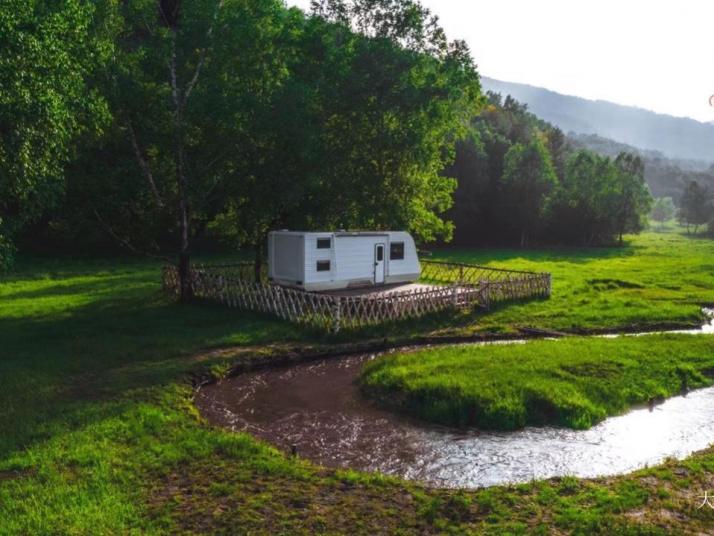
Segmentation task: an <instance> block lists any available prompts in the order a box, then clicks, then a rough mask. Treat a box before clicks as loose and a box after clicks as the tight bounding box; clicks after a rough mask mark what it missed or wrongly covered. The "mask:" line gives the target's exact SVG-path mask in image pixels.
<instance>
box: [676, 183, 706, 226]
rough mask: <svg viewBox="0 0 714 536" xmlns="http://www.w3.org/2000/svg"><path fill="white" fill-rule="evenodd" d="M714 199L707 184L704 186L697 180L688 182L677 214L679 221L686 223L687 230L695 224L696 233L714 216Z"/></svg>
mask: <svg viewBox="0 0 714 536" xmlns="http://www.w3.org/2000/svg"><path fill="white" fill-rule="evenodd" d="M713 200H714V197H713V196H712V192H711V191H710V190H709V188H708V187H707V186H706V185H705V186H702V185H700V184H699V183H698V182H696V181H692V182H689V183H687V185H686V186H685V188H684V193H683V194H682V199H681V200H680V206H679V212H678V214H677V218H678V219H679V222H680V223H681V224H682V225H686V227H687V231H689V228H690V226H693V227H694V232H695V233H696V232H697V231H698V230H699V227H700V226H702V225H706V224H707V223H708V222H709V221H710V220H711V219H712V218H713V217H714V202H713Z"/></svg>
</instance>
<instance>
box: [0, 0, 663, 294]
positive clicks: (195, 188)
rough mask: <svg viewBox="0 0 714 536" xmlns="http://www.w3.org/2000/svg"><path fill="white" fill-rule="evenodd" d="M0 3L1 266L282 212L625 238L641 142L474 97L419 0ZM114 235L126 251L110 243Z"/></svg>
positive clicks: (148, 242) (277, 224) (334, 224)
mask: <svg viewBox="0 0 714 536" xmlns="http://www.w3.org/2000/svg"><path fill="white" fill-rule="evenodd" d="M8 2H9V3H10V4H12V7H13V9H3V10H2V11H1V12H0V87H2V88H3V91H2V92H0V142H2V143H1V144H0V194H1V195H0V262H3V263H8V262H9V260H10V259H11V255H12V250H13V244H14V243H15V242H17V241H18V240H19V241H20V242H21V243H22V244H24V245H27V246H29V245H32V246H35V247H37V246H38V245H41V246H42V247H45V248H46V247H48V246H49V245H50V244H54V245H56V247H58V248H59V249H67V250H69V249H75V250H76V249H77V248H84V249H86V250H91V251H96V250H97V249H98V248H99V247H101V246H105V247H106V246H107V245H108V244H112V245H113V244H116V243H119V244H121V245H122V246H123V247H125V248H128V249H130V250H133V251H135V252H140V253H148V254H150V255H155V256H159V257H161V258H164V259H167V260H171V261H173V262H176V263H177V265H178V266H179V272H180V274H181V280H182V283H181V296H182V298H183V299H185V300H188V299H190V298H191V296H192V289H191V285H190V279H189V278H188V277H187V275H188V273H189V267H190V259H191V254H192V251H193V247H194V244H195V243H196V242H197V241H202V240H206V239H210V240H221V241H224V242H227V243H228V244H230V245H231V246H232V247H238V246H240V247H246V246H249V247H252V248H253V249H254V250H255V259H256V270H259V268H260V266H259V264H260V261H261V259H262V258H263V255H264V251H263V244H264V243H265V236H266V233H267V232H268V230H270V229H272V228H283V227H288V228H305V229H315V228H328V229H329V228H367V229H384V228H398V229H408V230H410V231H412V232H413V233H414V234H415V235H416V237H417V238H418V239H419V240H420V241H422V242H428V241H434V240H441V241H448V240H450V239H451V238H452V236H453V235H454V232H455V236H456V239H457V240H458V241H459V242H460V243H463V244H475V243H484V242H492V243H499V244H503V243H515V244H520V245H522V246H528V245H532V244H535V243H550V242H558V243H573V244H585V245H596V244H602V243H609V242H612V241H616V240H621V239H622V235H623V234H624V233H628V232H637V231H639V230H640V229H642V228H643V225H644V217H645V216H646V215H647V214H648V213H649V208H650V202H651V198H650V196H649V193H648V191H647V188H646V186H645V184H644V180H643V166H642V162H641V161H640V159H639V158H637V157H635V156H633V155H630V154H621V155H619V156H618V157H617V158H614V159H610V158H605V157H600V156H597V155H595V154H594V153H591V152H588V151H585V150H576V149H575V148H573V147H572V146H571V145H570V144H569V142H568V141H567V139H566V138H565V136H563V134H562V132H560V131H559V130H557V129H555V128H553V127H552V126H550V125H548V124H547V123H545V122H543V121H540V120H539V119H537V118H536V117H534V116H533V115H532V114H530V113H528V111H527V109H526V107H525V106H523V105H521V104H519V103H517V102H516V101H515V100H513V99H511V98H510V97H507V98H506V99H505V100H504V99H502V98H501V97H500V96H498V95H488V96H484V95H482V94H481V91H480V85H479V79H478V74H477V71H476V68H475V66H474V63H473V60H472V58H471V55H470V52H469V50H468V48H467V47H466V45H465V44H464V43H463V42H459V41H456V42H454V41H449V40H448V39H447V38H446V36H445V34H444V32H443V30H442V29H441V27H440V26H439V24H438V21H437V19H436V18H435V17H434V16H433V15H432V14H431V13H430V12H429V11H428V10H427V9H425V8H424V7H423V6H421V5H420V4H419V3H418V2H417V1H416V0H318V1H314V2H313V7H312V14H311V15H309V16H308V15H306V14H305V13H304V12H302V11H301V10H299V9H296V8H287V7H286V6H285V5H284V4H283V2H282V1H281V0H194V1H192V2H186V1H182V0H141V1H138V2H115V1H113V0H96V1H91V2H90V1H89V0H53V1H50V0H35V1H33V2H25V1H24V0H8ZM110 247H111V246H110Z"/></svg>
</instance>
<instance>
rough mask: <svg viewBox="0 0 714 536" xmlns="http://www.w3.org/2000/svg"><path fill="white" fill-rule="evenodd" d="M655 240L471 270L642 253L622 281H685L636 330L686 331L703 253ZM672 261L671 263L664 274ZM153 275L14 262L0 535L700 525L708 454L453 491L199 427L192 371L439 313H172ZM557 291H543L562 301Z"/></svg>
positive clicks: (440, 321) (4, 365)
mask: <svg viewBox="0 0 714 536" xmlns="http://www.w3.org/2000/svg"><path fill="white" fill-rule="evenodd" d="M659 237H660V235H655V234H650V235H646V236H644V237H641V238H637V239H633V241H632V242H631V244H630V246H628V248H625V249H623V250H597V251H594V252H591V253H590V254H587V253H585V252H581V253H577V255H580V262H572V263H570V262H569V261H567V258H568V253H567V252H563V251H559V252H553V251H549V252H541V253H538V252H527V253H521V252H499V253H497V254H494V255H489V254H488V253H487V252H485V251H484V252H482V253H480V254H478V255H472V256H473V259H472V260H480V261H491V260H493V261H494V262H495V263H498V264H506V265H518V266H521V267H523V265H524V264H528V265H529V266H531V267H540V268H544V269H550V270H552V271H553V272H554V277H555V278H556V281H557V278H561V280H565V279H566V278H569V280H570V281H571V284H573V285H575V286H577V284H581V283H582V282H583V281H585V280H587V279H589V278H593V277H598V278H601V276H600V275H591V274H590V272H595V271H601V272H602V271H606V265H607V264H608V263H612V265H613V266H619V265H620V263H622V262H627V263H629V264H630V265H631V267H632V266H634V265H636V264H637V261H636V256H637V255H640V254H642V255H643V259H651V258H652V257H653V252H657V251H660V252H661V253H662V254H663V255H666V256H667V258H668V259H670V260H668V261H667V263H668V265H669V268H665V267H663V266H660V265H659V264H656V263H655V264H652V263H650V262H644V263H640V266H641V268H642V273H641V274H640V275H641V277H642V279H637V281H640V282H642V281H643V280H644V279H651V280H652V281H654V282H655V283H656V284H659V283H657V282H658V281H659V279H660V278H667V279H669V280H674V279H676V278H677V273H669V272H668V270H677V271H678V273H679V274H680V275H681V277H682V278H683V279H684V280H686V281H683V282H681V283H680V290H679V291H671V294H669V295H668V297H669V298H672V300H673V302H674V303H675V304H677V305H676V307H675V308H674V309H667V308H666V307H664V305H666V303H667V297H666V296H665V297H660V298H657V299H654V301H653V305H652V307H651V308H650V314H648V315H646V316H645V317H643V320H642V321H643V322H652V323H654V322H667V321H678V322H680V321H681V322H694V321H697V320H698V316H697V306H698V304H699V303H706V302H711V301H714V299H712V297H711V283H706V282H707V281H709V282H710V281H711V279H710V278H711V277H712V275H711V270H708V271H707V270H706V269H705V266H706V262H705V261H704V260H703V259H706V258H707V256H709V258H710V259H711V258H712V257H711V243H710V242H706V241H699V240H695V239H688V238H686V237H680V236H675V235H669V234H668V235H661V238H662V239H663V240H665V242H663V243H662V244H661V245H658V244H657V239H658V238H659ZM449 255H454V256H456V255H457V254H456V253H454V252H451V253H449ZM460 255H461V256H465V255H466V253H461V254H460ZM470 255H471V254H470ZM588 255H590V256H588ZM677 256H680V257H683V258H682V259H681V262H680V263H679V266H676V267H675V264H676V263H675V261H674V259H675V257H677ZM519 257H523V259H522V260H518V259H519ZM687 257H689V258H687ZM553 258H557V259H560V260H557V261H554V260H552V259H553ZM539 259H542V260H543V262H542V263H541V262H540V260H539ZM547 259H551V260H547ZM687 262H690V263H692V264H691V266H689V267H687V266H685V265H686V263H687ZM707 262H710V263H711V261H707ZM541 264H542V266H541ZM557 264H562V265H563V269H562V270H560V271H558V270H555V269H554V268H556V267H557V266H556V265H557ZM598 266H599V267H600V268H598ZM516 267H517V266H516ZM159 268H160V267H159V266H158V265H157V264H156V263H153V262H144V261H136V260H134V261H117V260H111V261H92V260H66V259H65V260H55V261H52V260H44V259H38V258H34V259H30V258H27V259H23V260H22V261H21V263H20V265H19V266H18V267H17V270H16V272H15V273H13V274H10V275H9V276H6V277H4V278H3V279H2V280H0V378H1V379H2V388H1V389H0V534H2V535H5V534H117V533H120V534H127V533H129V534H131V533H135V534H145V533H146V534H152V533H154V534H157V533H180V532H188V533H192V532H193V533H195V532H208V533H215V532H219V533H221V532H222V533H257V534H262V533H273V534H311V533H320V532H323V533H333V534H334V533H364V534H374V533H380V532H381V533H396V534H398V533H403V534H407V533H409V534H412V533H413V534H423V533H438V532H446V533H448V532H451V533H458V534H468V533H473V534H484V533H490V534H504V533H511V534H519V533H525V532H535V533H547V532H548V531H550V530H551V527H556V528H557V530H559V531H561V532H565V533H567V532H575V533H580V534H590V533H598V532H599V533H602V534H656V533H668V532H676V531H677V530H680V531H685V530H686V531H697V530H699V531H700V532H706V531H707V530H708V528H707V527H710V526H711V523H712V522H714V515H713V514H712V512H714V511H705V510H696V509H695V508H694V505H696V495H700V494H701V491H702V490H703V489H705V488H706V489H709V490H710V491H714V478H713V477H712V475H714V452H712V451H708V452H705V453H702V454H700V455H698V456H695V457H692V458H691V459H690V460H688V461H685V462H680V463H676V464H675V463H672V464H669V465H666V466H663V467H661V468H657V469H653V470H649V471H646V472H641V473H637V474H635V475H630V476H626V477H621V478H617V479H609V480H594V481H575V480H572V479H571V480H564V481H551V482H537V483H532V484H528V485H524V486H516V487H498V488H492V489H488V490H482V491H475V492H460V491H447V490H430V489H426V488H422V487H420V486H418V485H416V484H412V483H405V482H400V481H395V480H392V479H387V478H383V477H379V476H370V475H363V474H359V473H354V472H350V471H347V472H344V471H330V470H326V469H321V468H317V467H314V466H312V465H311V464H309V463H306V462H304V461H301V460H295V459H290V458H286V457H285V456H283V455H282V454H281V453H279V452H277V451H275V450H274V449H272V448H270V447H269V446H267V445H265V444H263V443H260V442H258V441H256V440H255V439H253V438H251V437H250V436H248V435H245V434H233V433H230V432H227V431H223V430H217V429H213V428H211V427H209V426H207V425H206V424H205V423H203V422H202V421H201V420H200V418H199V417H198V415H197V414H196V411H195V409H194V407H193V405H192V403H191V395H192V390H191V387H190V376H189V373H190V372H191V371H205V370H207V369H213V370H225V369H226V367H228V366H229V365H230V364H231V363H232V362H233V361H234V360H235V359H270V358H271V355H273V354H275V353H282V352H286V351H291V350H293V349H295V348H304V347H306V346H307V345H321V346H323V347H324V346H325V345H333V344H336V343H339V342H341V341H343V340H350V338H354V339H356V340H362V339H363V338H364V337H366V336H379V337H384V336H390V337H396V336H399V337H410V336H412V335H415V334H423V333H425V332H427V331H430V330H442V331H443V330H448V329H452V328H450V327H449V326H450V324H451V323H452V320H450V319H449V318H447V317H437V318H432V319H429V320H427V321H425V322H414V323H407V324H404V325H401V326H397V327H396V328H395V327H394V326H390V327H387V328H383V329H382V330H374V331H371V332H369V333H368V334H366V335H365V334H364V333H363V334H349V333H348V334H343V335H341V336H340V338H336V339H331V338H323V337H321V336H319V335H318V334H316V333H312V332H304V331H302V330H300V329H299V328H296V327H294V326H292V325H290V324H286V323H283V322H279V321H275V320H272V319H269V318H265V317H259V316H255V315H248V314H240V313H237V312H236V311H228V310H226V309H224V308H223V307H220V306H213V305H210V304H205V303H197V304H194V305H190V306H179V305H177V304H175V303H173V302H172V301H171V300H170V299H169V298H167V297H166V296H164V295H163V294H162V293H161V292H160V287H159ZM628 270H629V269H628ZM618 271H620V272H621V271H622V268H621V267H620V268H618ZM648 271H649V272H648ZM648 273H650V275H648ZM617 277H625V276H624V273H621V274H620V275H618V276H617ZM629 278H630V276H627V279H628V280H629ZM632 279H634V277H633V278H632ZM578 281H580V282H581V283H577V282H578ZM559 284H560V283H556V291H557V292H570V289H569V286H568V285H564V286H561V287H558V286H557V285H559ZM706 284H709V287H707V288H705V287H706ZM696 289H700V290H701V292H699V291H696ZM623 292H624V293H625V294H627V292H630V290H626V291H623V290H622V289H620V288H614V289H610V290H608V289H605V290H603V291H602V293H599V294H593V295H590V297H591V298H596V299H599V297H600V296H601V294H602V295H604V296H605V297H607V296H611V297H612V299H613V301H618V300H620V299H621V298H622V296H623V294H622V293H623ZM560 299H561V298H560V297H559V296H557V295H556V296H555V297H554V299H553V300H551V302H547V301H536V302H531V303H527V304H517V305H512V306H510V307H502V308H501V309H499V310H498V311H496V312H494V313H493V316H494V318H497V320H491V318H492V317H491V316H481V315H464V316H463V317H461V318H459V319H457V322H460V324H459V325H458V326H457V327H456V328H453V330H456V331H458V330H462V331H469V330H473V329H475V328H476V327H478V326H480V325H483V323H490V324H489V325H490V326H491V327H490V328H489V329H512V326H513V323H514V322H518V323H522V324H529V325H539V324H540V325H542V326H546V325H553V324H555V323H556V320H557V314H555V312H554V311H557V310H559V308H562V307H563V306H564V304H563V303H561V304H560V305H558V303H559V302H558V300H560ZM563 299H565V298H563ZM579 307H580V306H579ZM587 307H588V306H587V305H585V306H582V308H583V309H587ZM645 310H646V308H645ZM519 311H520V312H519ZM605 313H607V311H605ZM525 314H528V315H532V317H525V316H524V315H525ZM633 314H634V313H633ZM509 315H510V317H511V319H509ZM573 318H574V319H575V320H574V322H578V323H581V325H582V326H583V327H593V326H595V327H608V326H613V325H616V324H617V318H614V317H611V316H607V314H605V316H603V320H602V321H599V320H598V319H597V317H596V316H593V318H592V319H590V320H588V319H587V318H586V317H583V316H582V314H580V313H579V312H578V311H575V312H574V313H573ZM633 318H634V317H633ZM513 319H517V320H515V321H514V320H513ZM474 322H477V324H474ZM395 329H396V330H397V331H393V330H395ZM224 347H228V348H227V349H225V350H219V349H220V348H224ZM643 512H644V513H643Z"/></svg>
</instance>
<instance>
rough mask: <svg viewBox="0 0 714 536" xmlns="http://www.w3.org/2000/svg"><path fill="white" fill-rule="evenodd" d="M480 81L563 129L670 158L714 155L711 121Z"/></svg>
mask: <svg viewBox="0 0 714 536" xmlns="http://www.w3.org/2000/svg"><path fill="white" fill-rule="evenodd" d="M482 85H483V88H484V89H485V90H487V91H494V92H497V93H501V94H502V95H504V96H505V95H511V96H513V97H514V98H515V99H517V100H518V101H520V102H523V103H526V104H527V105H528V108H529V109H530V110H531V111H532V112H533V113H534V114H536V115H537V116H538V117H540V118H542V119H545V120H546V121H548V122H550V123H553V124H554V125H556V126H557V127H559V128H560V129H561V130H563V131H564V132H575V133H578V134H596V135H598V136H601V137H604V138H609V139H612V140H615V141H617V142H620V143H624V144H627V145H632V146H635V147H638V148H640V149H643V150H650V151H659V152H661V153H663V154H664V155H665V156H667V157H669V158H675V159H682V160H699V161H704V162H712V161H714V124H711V123H701V122H699V121H695V120H694V119H689V118H684V117H674V116H670V115H663V114H658V113H655V112H651V111H649V110H644V109H642V108H636V107H632V106H622V105H620V104H614V103H612V102H606V101H593V100H588V99H583V98H580V97H574V96H570V95H562V94H560V93H556V92H554V91H550V90H548V89H544V88H540V87H535V86H529V85H526V84H516V83H512V82H503V81H500V80H495V79H493V78H488V77H482ZM699 165H702V162H700V163H699ZM696 167H698V166H696ZM707 167H708V166H707Z"/></svg>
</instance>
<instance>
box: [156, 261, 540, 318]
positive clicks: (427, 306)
mask: <svg viewBox="0 0 714 536" xmlns="http://www.w3.org/2000/svg"><path fill="white" fill-rule="evenodd" d="M191 277H192V278H193V281H192V283H193V288H194V294H195V295H196V296H197V297H199V298H205V299H210V300H216V301H219V302H221V303H223V304H225V305H227V306H229V307H235V308H238V309H244V310H250V311H259V312H263V313H269V314H273V315H276V316H278V317H279V318H282V319H285V320H289V321H292V322H299V323H302V324H307V325H311V326H315V327H319V328H321V329H326V330H330V331H335V332H336V331H339V330H340V329H342V328H360V327H364V326H369V325H375V324H380V323H384V322H390V321H396V320H401V319H405V318H417V317H421V316H423V315H425V314H428V313H435V312H438V311H443V310H446V309H468V308H472V307H475V306H479V307H482V308H484V309H488V308H489V307H490V305H491V304H492V303H495V302H499V301H504V300H512V299H522V298H529V297H547V296H550V274H547V273H533V272H519V271H514V270H500V269H494V268H488V267H484V266H476V265H470V264H457V263H445V262H433V261H422V274H421V279H420V281H421V282H422V283H423V284H424V285H428V286H423V287H421V288H414V289H408V290H403V291H395V292H384V293H378V294H371V295H369V294H368V295H356V296H340V295H335V294H323V293H318V292H307V291H304V290H300V289H293V288H287V287H281V286H279V285H273V284H270V283H268V282H267V281H266V280H265V279H264V278H261V281H260V282H256V281H255V274H254V272H253V265H252V264H250V263H240V264H224V265H206V266H203V265H196V266H194V267H193V268H192V269H191ZM163 286H164V289H165V290H167V291H170V292H177V291H178V288H179V285H178V270H177V269H176V267H174V266H166V267H165V268H164V270H163Z"/></svg>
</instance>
